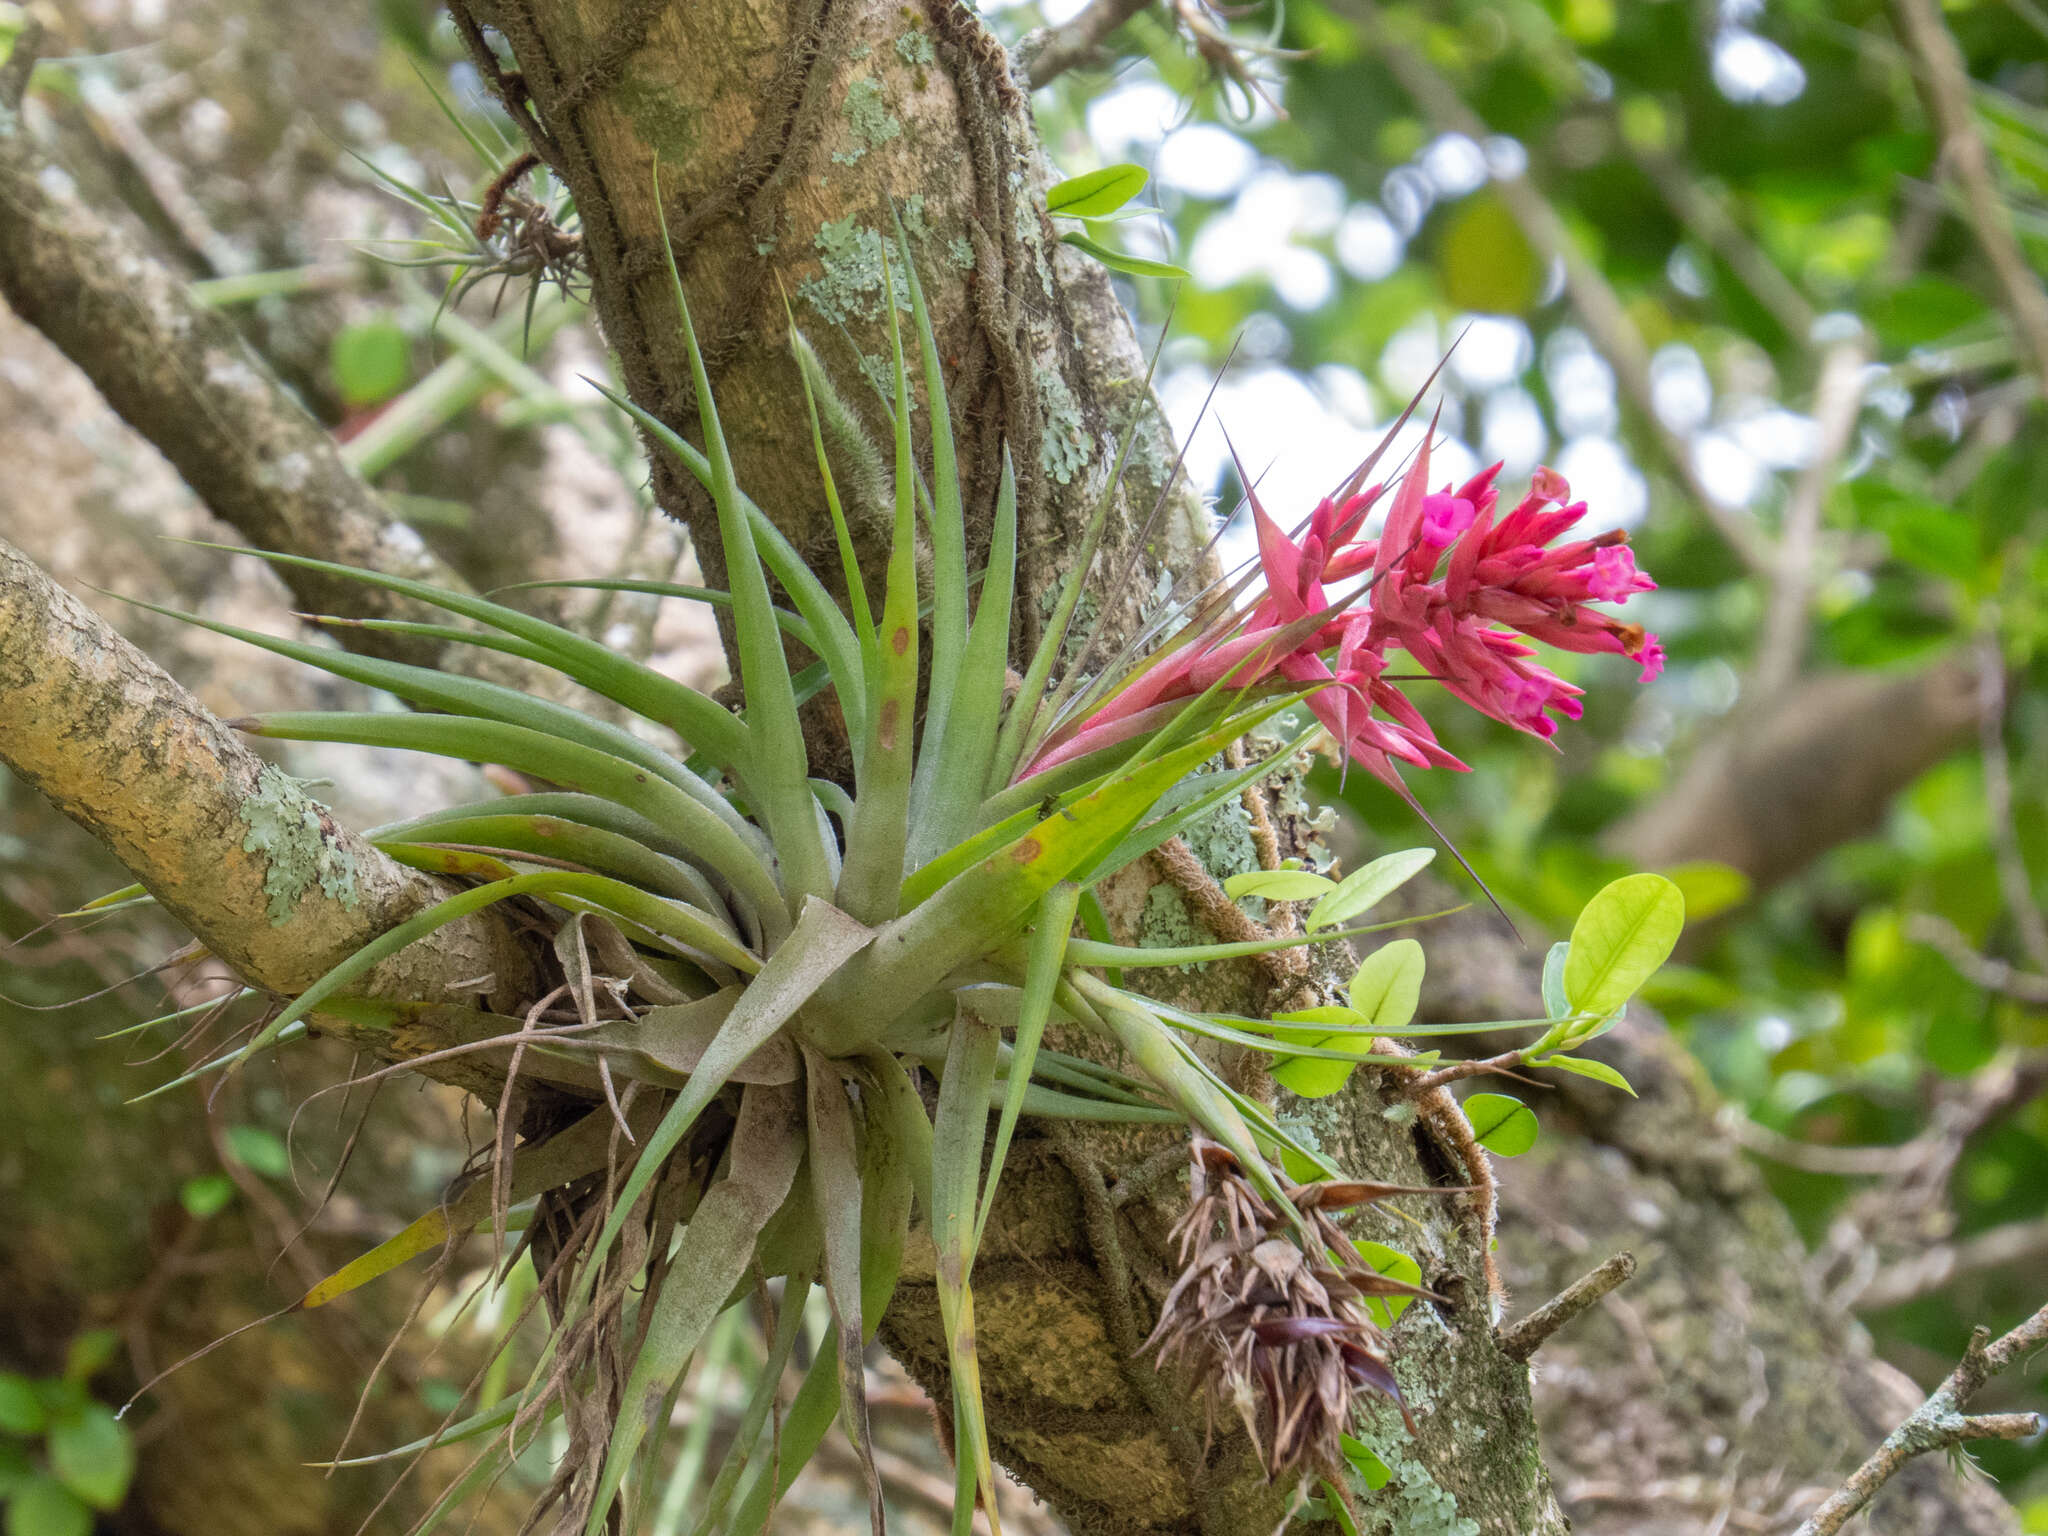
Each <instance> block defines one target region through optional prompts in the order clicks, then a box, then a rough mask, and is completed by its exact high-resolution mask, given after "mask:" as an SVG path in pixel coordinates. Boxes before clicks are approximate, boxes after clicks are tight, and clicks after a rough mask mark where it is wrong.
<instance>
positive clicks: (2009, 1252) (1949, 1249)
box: [1856, 1218, 2048, 1312]
mask: <svg viewBox="0 0 2048 1536" xmlns="http://www.w3.org/2000/svg"><path fill="white" fill-rule="evenodd" d="M2043 1261H2048V1218H2044V1219H2042V1220H2039V1221H2013V1222H2008V1223H2006V1224H2005V1225H2004V1226H2002V1227H1993V1228H1991V1229H1990V1230H1989V1231H1986V1232H1978V1233H1976V1234H1974V1235H1973V1236H1970V1237H1966V1238H1963V1239H1962V1240H1961V1241H1959V1242H1953V1243H1940V1244H1937V1245H1936V1246H1934V1247H1932V1248H1929V1249H1927V1250H1926V1251H1925V1252H1923V1253H1917V1254H1914V1255H1913V1256H1912V1257H1911V1258H1909V1259H1905V1260H1903V1261H1901V1262H1900V1263H1897V1264H1894V1265H1892V1266H1891V1268H1889V1269H1883V1270H1879V1271H1878V1273H1877V1275H1876V1276H1875V1277H1874V1278H1873V1279H1872V1280H1871V1282H1870V1283H1869V1284H1868V1285H1866V1286H1865V1287H1864V1288H1863V1290H1862V1291H1861V1293H1859V1294H1858V1296H1857V1297H1856V1306H1857V1309H1858V1310H1859V1311H1864V1312H1874V1311H1878V1310H1881V1309H1882V1308H1885V1307H1896V1306H1899V1305H1901V1304H1902V1303H1904V1302H1908V1301H1913V1300H1916V1299H1917V1298H1919V1297H1922V1296H1930V1295H1932V1294H1933V1293H1934V1292H1936V1291H1938V1290H1941V1289H1943V1288H1944V1287H1946V1286H1948V1285H1950V1284H1951V1283H1952V1282H1954V1281H1956V1280H1959V1279H1961V1278H1962V1277H1963V1276H1965V1275H1980V1274H1983V1273H1985V1272H1986V1271H1987V1270H1993V1269H2017V1270H2020V1271H2021V1272H2025V1271H2027V1270H2028V1269H2034V1270H2035V1271H2036V1272H2038V1266H2039V1265H2040V1264H2041V1263H2042V1262H2043Z"/></svg>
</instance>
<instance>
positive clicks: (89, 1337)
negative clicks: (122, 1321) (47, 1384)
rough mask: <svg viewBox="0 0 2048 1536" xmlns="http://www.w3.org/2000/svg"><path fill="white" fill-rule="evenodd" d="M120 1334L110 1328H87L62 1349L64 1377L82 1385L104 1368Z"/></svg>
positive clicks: (111, 1355)
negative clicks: (67, 1346)
mask: <svg viewBox="0 0 2048 1536" xmlns="http://www.w3.org/2000/svg"><path fill="white" fill-rule="evenodd" d="M120 1343H121V1336H120V1335H119V1334H118V1333H116V1332H114V1330H113V1329H111V1328H88V1329H86V1330H85V1332H83V1333H81V1334H80V1335H78V1337H77V1338H75V1339H73V1340H72V1341H71V1347H70V1348H68V1349H66V1350H65V1351H64V1379H65V1380H66V1381H68V1382H72V1383H74V1384H75V1385H78V1386H81V1387H82V1386H84V1385H85V1384H86V1383H87V1382H88V1381H91V1380H92V1379H93V1377H95V1376H97V1375H98V1374H99V1373H100V1372H101V1371H103V1370H105V1369H106V1365H107V1362H108V1361H109V1360H111V1359H113V1358H114V1351H115V1350H116V1349H117V1348H119V1347H120Z"/></svg>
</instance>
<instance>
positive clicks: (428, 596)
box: [199, 543, 748, 778]
mask: <svg viewBox="0 0 2048 1536" xmlns="http://www.w3.org/2000/svg"><path fill="white" fill-rule="evenodd" d="M199 547H200V548H202V549H219V550H225V551H226V552H227V553H229V554H236V555H254V556H256V558H257V559H259V560H268V561H269V562H271V564H273V565H290V566H296V567H298V568H300V569H302V570H310V571H320V572H323V573H324V574H326V575H329V576H339V577H342V578H345V579H347V580H349V581H360V582H363V583H364V584H365V585H368V586H373V587H381V588H383V589H384V590H385V591H387V592H396V593H398V594H399V595H400V596H401V597H410V598H413V599H415V600H416V601H418V602H422V603H425V604H427V605H428V606H429V607H433V608H440V609H443V610H445V611H447V612H449V613H456V614H460V615H462V617H464V618H466V619H475V620H476V621H478V622H479V623H483V624H489V625H490V626H492V627H493V628H494V629H500V630H503V631H505V633H507V634H509V635H513V636H516V637H517V638H519V639H521V640H524V641H526V642H528V643H530V644H532V645H534V646H536V647H538V648H539V649H540V651H541V652H543V653H544V654H545V655H546V657H547V659H548V662H549V664H550V665H552V666H553V667H555V668H556V669H557V670H559V671H561V672H562V673H564V674H566V675H567V676H569V677H571V678H574V679H575V680H576V681H577V682H579V683H581V684H583V685H584V686H585V687H586V688H589V689H590V690H591V691H593V692H594V693H597V694H599V695H601V696H602V697H604V698H607V699H610V700H611V701H612V702H613V703H616V704H622V705H624V706H625V707H626V708H627V709H630V710H632V711H633V712H634V713H635V714H638V715H644V716H645V717H646V718H647V719H649V720H652V721H654V722H655V723H656V724H658V725H665V726H668V727H669V728H670V729H671V730H673V731H675V732H676V734H677V735H679V736H681V737H682V738H683V739H684V740H686V741H687V742H689V743H690V745H691V747H693V748H694V749H695V750H696V751H698V752H702V753H704V754H705V755H706V757H708V758H709V759H710V761H711V762H713V763H715V764H716V765H717V766H718V767H720V768H723V769H726V770H728V771H730V772H732V773H734V774H736V775H737V776H739V777H741V778H744V777H745V770H746V768H747V766H748V747H747V732H746V728H745V727H744V726H743V725H742V724H741V722H740V721H739V719H738V718H737V717H735V716H734V715H733V714H732V712H731V711H730V710H728V709H726V708H725V707H724V706H723V705H722V704H720V703H718V701H717V700H715V699H712V698H710V697H708V696H706V695H704V694H701V693H698V692H697V691H696V690H695V689H693V688H688V687H685V686H684V685H683V684H681V683H678V682H676V681H675V680H674V679H673V678H668V677H664V676H662V675H661V674H660V673H659V672H656V671H654V670H653V669H652V668H651V667H643V666H641V665H640V664H639V663H637V662H633V661H629V660H627V659H626V658H625V657H623V656H620V655H618V654H617V653H616V652H614V651H611V650H608V649H607V648H606V647H604V646H602V645H600V644H598V643H597V642H596V641H595V640H591V639H589V638H587V637H585V636H583V635H579V634H577V633H576V632H575V631H574V630H568V629H564V628H562V627H561V626H560V625H558V624H550V623H548V622H547V621H546V620H545V619H536V618H535V617H533V615H531V614H527V613H521V612H520V611H519V610H518V609H516V608H507V607H505V606H504V605H503V604H500V603H493V602H489V601H487V600H485V599H484V598H480V597H471V596H470V595H469V594H467V593H465V592H451V591H447V590H445V589H444V588H441V587H435V586H430V585H429V584H428V583H426V582H423V581H412V580H409V579H407V578H406V577H403V576H387V575H385V574H384V573H383V572H381V571H370V570H359V569H357V568H356V567H354V566H349V565H336V564H334V563H332V562H331V561H327V560H313V559H309V558H307V557H306V556H304V555H285V554H278V553H276V552H274V551H271V550H263V549H246V548H242V547H239V546H236V545H232V544H205V543H201V544H200V545H199Z"/></svg>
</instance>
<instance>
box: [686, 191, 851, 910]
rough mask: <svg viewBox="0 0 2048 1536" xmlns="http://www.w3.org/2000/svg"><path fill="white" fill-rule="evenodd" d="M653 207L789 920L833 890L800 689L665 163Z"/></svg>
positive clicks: (758, 801)
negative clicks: (694, 302)
mask: <svg viewBox="0 0 2048 1536" xmlns="http://www.w3.org/2000/svg"><path fill="white" fill-rule="evenodd" d="M654 201H655V217H656V218H657V220H659V222H660V224H661V241H662V252H663V255H664V257H665V259H666V262H667V266H668V275H669V287H670V289H671V291H672V292H673V294H674V297H675V301H676V316H677V319H678V321H679V322H680V324H681V326H682V332H683V344H684V346H685V347H686V348H687V349H688V351H689V355H690V381H691V384H692V385H693V386H694V388H695V389H696V393H697V419H698V422H699V424H700V426H701V428H702V430H703V433H704V457H705V458H706V459H707V460H708V461H709V463H710V466H711V485H710V490H711V500H712V503H713V504H714V505H715V506H716V508H717V510H718V540H719V544H720V546H721V548H722V551H723V553H724V555H725V566H726V579H727V582H728V585H729V587H730V590H731V592H732V604H733V607H732V612H733V631H734V638H735V640H736V641H737V649H738V651H739V661H740V669H739V670H740V681H741V682H742V684H743V685H744V687H745V689H746V696H747V732H748V735H749V737H750V739H751V740H752V742H753V744H754V747H755V751H754V756H753V761H752V763H751V764H750V767H751V768H752V772H751V773H750V774H749V775H748V778H747V788H748V791H749V796H750V798H751V799H752V800H753V801H754V803H755V810H756V812H757V814H758V815H759V816H760V818H761V820H762V821H763V822H764V823H765V824H766V825H767V827H768V831H769V835H770V837H771V839H772V840H773V842H774V844H775V849H776V854H777V857H778V858H779V859H780V861H781V865H782V886H783V890H784V892H785V893H786V895H787V898H788V902H789V907H790V911H791V912H794V911H795V910H796V909H797V906H798V904H799V903H801V902H802V901H803V900H804V898H806V897H809V896H816V897H820V898H823V897H825V896H826V895H828V894H829V893H830V892H831V890H832V883H831V881H830V880H829V879H828V878H827V876H826V871H825V850H824V845H823V843H822V842H821V841H820V839H819V836H818V821H817V814H816V812H815V810H814V809H813V806H812V800H811V791H810V787H809V785H808V784H807V783H806V782H805V780H806V779H807V778H808V777H809V771H808V767H807V763H808V759H807V757H806V751H805V747H804V736H803V727H802V725H801V723H800V722H799V721H798V719H797V703H796V687H795V684H794V683H793V682H792V680H791V678H790V670H791V669H790V665H789V658H788V656H787V655H785V654H784V652H783V649H782V635H781V632H780V631H779V630H778V629H777V627H776V624H775V605H774V603H773V602H772V601H771V600H770V598H769V595H768V577H767V573H766V572H765V571H764V570H763V568H762V563H761V553H760V550H759V547H758V546H757V543H756V541H755V538H754V525H753V520H752V519H751V518H750V517H749V516H748V515H747V508H746V506H745V505H743V503H742V501H741V498H740V492H739V487H738V485H737V484H736V483H735V482H734V480H733V468H732V455H731V453H730V452H729V451H728V450H727V448H726V442H725V434H724V432H723V430H722V429H721V428H720V426H719V422H718V403H717V401H716V400H715V399H713V397H712V392H711V377H710V374H709V373H708V372H707V371H706V369H705V366H704V353H703V351H702V349H701V348H700V347H699V346H698V345H697V331H696V327H695V326H694V325H693V324H692V323H691V321H690V305H689V300H688V299H687V298H686V297H685V295H684V293H683V279H682V274H681V272H679V271H678V270H677V268H676V259H675V249H674V246H673V245H672V243H671V242H670V239H669V230H668V215H667V213H666V211H665V210H664V209H663V208H662V206H661V167H660V164H659V162H657V163H656V165H655V168H654ZM795 596H796V594H795V593H792V594H791V597H792V598H793V599H794V598H795ZM835 611H836V610H835ZM806 616H807V617H809V615H806ZM813 622H814V623H815V622H816V621H815V619H814V620H813ZM841 622H842V624H843V623H844V620H843V619H842V620H841ZM821 638H822V636H821ZM848 638H849V639H850V638H851V636H850V634H849V636H848ZM848 660H849V661H850V660H851V658H850V657H849V658H848Z"/></svg>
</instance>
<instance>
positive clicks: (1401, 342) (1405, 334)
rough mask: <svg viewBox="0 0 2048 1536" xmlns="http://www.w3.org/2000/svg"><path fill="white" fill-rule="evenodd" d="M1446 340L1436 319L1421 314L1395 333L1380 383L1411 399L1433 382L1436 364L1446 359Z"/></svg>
mask: <svg viewBox="0 0 2048 1536" xmlns="http://www.w3.org/2000/svg"><path fill="white" fill-rule="evenodd" d="M1445 340H1446V338H1445V337H1443V336H1442V335H1441V334H1440V333H1439V332H1438V330H1437V324H1436V316H1434V315H1430V314H1422V315H1417V316H1416V317H1415V318H1414V319H1413V320H1410V321H1409V322H1408V323H1407V324H1406V325H1404V326H1402V327H1401V329H1400V330H1398V331H1396V332H1394V334H1393V336H1392V337H1391V338H1389V339H1388V341H1387V345H1386V347H1385V348H1384V349H1383V350H1382V351H1381V353H1380V382H1381V383H1382V384H1384V385H1386V386H1387V388H1388V389H1390V390H1391V391H1393V393H1394V394H1395V395H1396V396H1398V397H1399V398H1400V399H1402V400H1407V399H1408V398H1409V397H1410V396H1412V395H1413V394H1414V393H1415V392H1416V391H1417V390H1418V389H1420V388H1422V386H1423V385H1424V384H1426V383H1428V382H1429V376H1430V374H1432V373H1434V372H1435V371H1436V365H1437V364H1438V363H1440V362H1442V361H1443V360H1444V345H1445Z"/></svg>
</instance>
